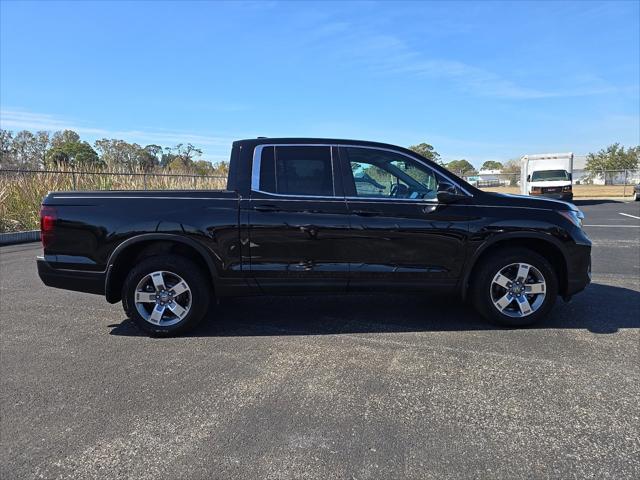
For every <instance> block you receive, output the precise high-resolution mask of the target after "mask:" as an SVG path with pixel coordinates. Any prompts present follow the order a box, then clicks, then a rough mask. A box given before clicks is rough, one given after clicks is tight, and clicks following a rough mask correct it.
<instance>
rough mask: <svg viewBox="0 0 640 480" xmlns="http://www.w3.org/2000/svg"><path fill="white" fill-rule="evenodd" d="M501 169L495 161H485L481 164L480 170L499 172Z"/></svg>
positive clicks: (499, 164) (500, 164)
mask: <svg viewBox="0 0 640 480" xmlns="http://www.w3.org/2000/svg"><path fill="white" fill-rule="evenodd" d="M502 167H503V165H502V163H500V162H496V161H495V160H487V161H486V162H484V163H483V164H482V166H481V167H480V170H501V169H502Z"/></svg>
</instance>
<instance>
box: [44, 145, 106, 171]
mask: <svg viewBox="0 0 640 480" xmlns="http://www.w3.org/2000/svg"><path fill="white" fill-rule="evenodd" d="M46 157H47V163H48V164H49V165H69V166H72V167H83V168H88V167H89V168H101V167H103V166H104V165H105V164H104V162H103V161H102V160H101V159H100V157H98V154H97V153H96V151H95V150H94V149H93V148H91V145H89V144H88V143H87V142H80V141H77V142H76V141H70V142H65V143H62V144H59V145H58V146H55V147H52V148H50V149H49V150H48V151H47V155H46Z"/></svg>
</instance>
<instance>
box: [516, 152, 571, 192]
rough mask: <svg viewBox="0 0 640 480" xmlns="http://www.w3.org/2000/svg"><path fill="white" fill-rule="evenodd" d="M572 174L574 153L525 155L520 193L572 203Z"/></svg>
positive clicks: (522, 163) (521, 167) (522, 162)
mask: <svg viewBox="0 0 640 480" xmlns="http://www.w3.org/2000/svg"><path fill="white" fill-rule="evenodd" d="M572 174H573V153H543V154H540V155H525V156H524V157H522V159H521V162H520V191H521V193H522V194H523V195H544V196H545V197H551V198H556V199H559V200H569V201H571V200H573V189H572V188H571V179H572Z"/></svg>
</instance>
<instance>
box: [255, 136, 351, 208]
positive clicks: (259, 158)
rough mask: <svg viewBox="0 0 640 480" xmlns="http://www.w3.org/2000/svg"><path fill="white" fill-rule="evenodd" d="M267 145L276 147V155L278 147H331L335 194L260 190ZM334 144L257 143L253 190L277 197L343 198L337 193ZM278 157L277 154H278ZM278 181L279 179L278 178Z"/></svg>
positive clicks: (332, 184) (332, 179) (332, 181)
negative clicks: (263, 152) (264, 152)
mask: <svg viewBox="0 0 640 480" xmlns="http://www.w3.org/2000/svg"><path fill="white" fill-rule="evenodd" d="M266 147H273V148H274V156H276V152H275V148H276V147H325V148H328V149H329V155H330V157H331V188H332V190H333V195H302V194H295V193H275V192H267V191H266V190H260V168H261V166H262V165H261V163H262V150H264V149H265V148H266ZM332 147H334V145H331V144H328V143H263V144H260V145H256V147H255V148H254V149H253V160H252V162H251V191H252V192H256V193H262V194H265V195H275V196H276V197H295V198H319V199H326V198H330V199H336V198H339V199H343V198H344V196H339V195H337V194H336V178H335V172H336V170H335V159H334V156H333V148H332ZM276 158H277V156H276ZM276 181H277V179H276Z"/></svg>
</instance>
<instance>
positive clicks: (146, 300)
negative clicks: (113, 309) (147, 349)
mask: <svg viewBox="0 0 640 480" xmlns="http://www.w3.org/2000/svg"><path fill="white" fill-rule="evenodd" d="M210 300H211V293H210V283H209V282H208V281H207V278H206V277H205V275H204V274H203V272H202V271H201V270H200V269H199V268H198V266H197V265H196V264H194V263H193V262H191V261H190V260H188V259H186V258H184V257H180V256H177V255H166V256H157V257H150V258H147V259H144V260H142V261H141V262H140V263H138V264H137V265H136V266H135V267H134V268H133V269H132V270H131V272H129V275H127V278H126V280H125V282H124V286H123V290H122V306H123V308H124V311H125V313H126V314H127V315H128V317H129V318H130V319H131V320H133V321H134V322H135V324H136V325H137V326H138V328H140V329H141V330H143V331H145V332H146V333H149V334H150V335H153V336H170V335H176V334H178V333H183V332H185V331H187V330H189V329H192V328H193V327H195V326H196V325H197V324H198V323H199V322H200V321H201V320H202V318H203V317H204V315H205V314H206V313H207V309H208V306H209V303H210Z"/></svg>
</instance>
